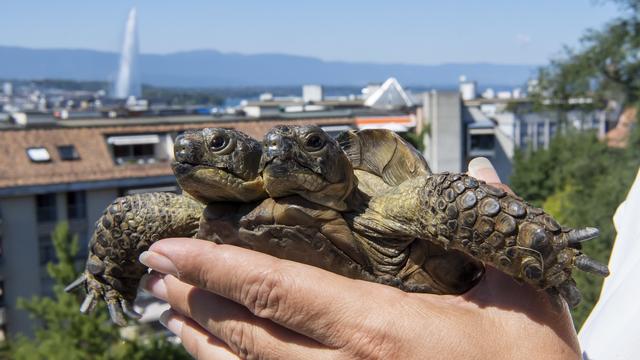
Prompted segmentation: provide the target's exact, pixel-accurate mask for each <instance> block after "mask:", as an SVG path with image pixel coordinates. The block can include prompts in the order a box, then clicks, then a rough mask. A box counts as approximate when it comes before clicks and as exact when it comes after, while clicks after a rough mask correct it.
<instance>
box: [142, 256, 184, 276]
mask: <svg viewBox="0 0 640 360" xmlns="http://www.w3.org/2000/svg"><path fill="white" fill-rule="evenodd" d="M138 260H140V262H141V263H143V264H144V265H146V266H148V267H150V268H151V269H153V270H155V271H157V272H161V273H163V274H171V275H174V276H175V277H178V269H176V266H175V265H173V263H172V262H171V260H169V258H167V257H166V256H164V255H160V254H158V253H157V252H153V251H145V252H143V253H142V254H140V257H139V258H138Z"/></svg>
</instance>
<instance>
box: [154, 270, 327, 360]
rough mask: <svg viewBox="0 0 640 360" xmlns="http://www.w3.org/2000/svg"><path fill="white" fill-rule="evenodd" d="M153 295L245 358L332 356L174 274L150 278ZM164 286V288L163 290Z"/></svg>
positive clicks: (299, 337)
mask: <svg viewBox="0 0 640 360" xmlns="http://www.w3.org/2000/svg"><path fill="white" fill-rule="evenodd" d="M145 286H148V288H147V291H150V292H151V293H152V295H155V292H157V293H158V295H159V297H162V296H166V299H165V300H166V301H167V302H169V304H170V305H171V308H172V309H173V310H174V311H176V312H178V313H180V314H182V315H184V316H186V317H188V318H191V319H193V320H194V321H195V322H196V323H198V324H199V325H200V326H201V327H202V328H204V329H205V330H207V331H208V332H210V333H211V334H212V335H213V336H215V337H216V338H218V339H220V340H222V341H223V342H224V343H225V344H226V345H227V346H228V347H229V349H231V351H232V352H233V353H235V354H238V355H239V356H240V357H242V358H248V357H250V358H260V359H262V358H274V359H299V358H303V357H309V358H313V359H322V358H328V357H330V353H331V352H332V351H331V350H330V349H328V348H326V347H324V346H322V345H321V344H319V343H318V342H316V341H314V340H311V339H309V338H307V337H305V336H303V335H300V334H297V333H294V332H293V331H291V330H289V329H287V328H284V327H282V326H280V325H278V324H276V323H274V322H272V321H269V320H267V319H263V318H259V317H257V316H255V315H253V314H252V313H251V312H249V310H247V309H246V308H245V307H243V306H241V305H239V304H237V303H235V302H233V301H231V300H228V299H225V298H223V297H221V296H218V295H215V294H213V293H211V292H208V291H206V290H202V289H198V288H196V287H194V286H192V285H189V284H186V283H183V282H182V281H180V280H178V279H176V278H175V277H174V276H172V275H166V276H164V277H163V278H161V277H160V276H158V275H151V276H150V277H149V280H148V281H147V283H146V284H145ZM162 287H164V289H161V288H162Z"/></svg>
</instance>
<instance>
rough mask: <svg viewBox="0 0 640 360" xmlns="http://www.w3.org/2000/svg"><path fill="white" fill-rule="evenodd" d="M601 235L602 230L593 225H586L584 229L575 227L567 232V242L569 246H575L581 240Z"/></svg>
mask: <svg viewBox="0 0 640 360" xmlns="http://www.w3.org/2000/svg"><path fill="white" fill-rule="evenodd" d="M599 235H600V230H598V229H596V228H593V227H586V228H582V229H573V230H571V231H569V233H567V243H568V244H569V246H575V245H578V244H580V243H581V242H584V241H587V240H591V239H595V238H596V237H598V236H599Z"/></svg>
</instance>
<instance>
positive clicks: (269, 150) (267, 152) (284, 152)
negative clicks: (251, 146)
mask: <svg viewBox="0 0 640 360" xmlns="http://www.w3.org/2000/svg"><path fill="white" fill-rule="evenodd" d="M263 146H264V150H263V152H262V157H261V158H260V168H259V171H260V172H261V173H262V171H264V168H265V167H266V166H267V165H269V164H270V163H271V162H272V161H273V160H275V159H276V158H278V159H281V160H287V159H288V158H289V157H290V156H291V152H292V151H291V150H292V149H293V140H292V139H291V138H289V137H287V136H282V135H281V134H278V133H274V132H272V133H269V134H267V135H266V136H265V139H264V145H263Z"/></svg>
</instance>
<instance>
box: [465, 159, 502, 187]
mask: <svg viewBox="0 0 640 360" xmlns="http://www.w3.org/2000/svg"><path fill="white" fill-rule="evenodd" d="M469 175H471V176H473V177H475V178H476V179H480V180H483V181H485V182H487V183H498V184H499V183H501V182H502V181H500V177H499V176H498V173H497V172H496V169H495V168H494V167H493V165H492V164H491V161H489V159H487V158H485V157H477V158H474V159H473V160H471V161H470V162H469Z"/></svg>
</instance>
